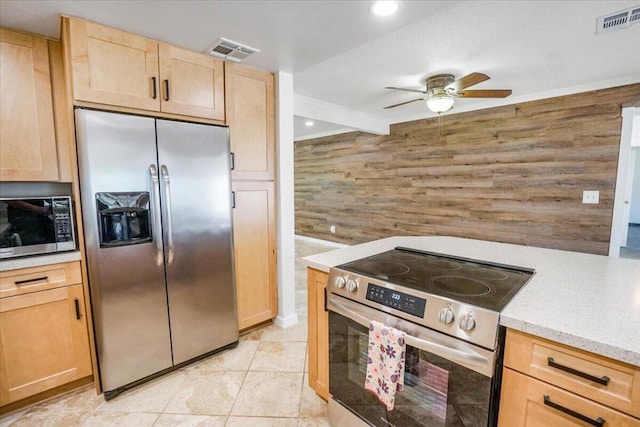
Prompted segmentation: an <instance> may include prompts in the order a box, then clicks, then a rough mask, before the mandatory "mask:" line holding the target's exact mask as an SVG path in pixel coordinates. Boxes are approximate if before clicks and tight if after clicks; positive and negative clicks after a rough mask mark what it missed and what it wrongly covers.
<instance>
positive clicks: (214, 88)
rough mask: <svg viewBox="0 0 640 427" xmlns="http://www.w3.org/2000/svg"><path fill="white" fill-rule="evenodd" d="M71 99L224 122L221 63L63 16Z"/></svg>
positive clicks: (119, 31) (196, 53)
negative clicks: (71, 89) (71, 90)
mask: <svg viewBox="0 0 640 427" xmlns="http://www.w3.org/2000/svg"><path fill="white" fill-rule="evenodd" d="M62 35H63V36H62V37H63V42H64V43H65V46H66V49H67V51H68V55H69V56H68V59H69V61H70V67H69V69H70V71H71V81H72V87H73V97H74V100H75V101H84V102H90V103H97V104H106V105H111V106H116V107H124V108H132V109H140V110H147V111H154V112H163V113H169V114H178V115H186V116H192V117H201V118H205V119H212V120H220V121H223V120H224V114H225V111H224V66H223V62H222V61H220V60H218V59H215V58H213V57H211V56H208V55H204V54H201V53H198V52H194V51H191V50H188V49H183V48H179V47H177V46H172V45H169V44H166V43H161V42H158V41H156V40H153V39H149V38H146V37H142V36H139V35H136V34H131V33H128V32H125V31H121V30H117V29H115V28H110V27H107V26H104V25H100V24H97V23H95V22H90V21H85V20H82V19H77V18H67V17H65V18H63V32H62Z"/></svg>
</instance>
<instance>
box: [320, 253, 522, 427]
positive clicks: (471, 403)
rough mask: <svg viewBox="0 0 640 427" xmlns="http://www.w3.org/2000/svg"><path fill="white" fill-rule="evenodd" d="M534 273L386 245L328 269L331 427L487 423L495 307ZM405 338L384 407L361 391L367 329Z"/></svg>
mask: <svg viewBox="0 0 640 427" xmlns="http://www.w3.org/2000/svg"><path fill="white" fill-rule="evenodd" d="M533 274H534V271H533V270H531V269H527V268H522V267H514V266H508V265H500V264H494V263H486V262H482V261H478V260H472V259H466V258H460V257H453V256H449V255H443V254H437V253H431V252H425V251H418V250H413V249H409V248H401V247H398V248H395V249H394V250H390V251H387V252H383V253H380V254H377V255H374V256H371V257H367V258H364V259H360V260H356V261H353V262H350V263H347V264H343V265H340V266H338V267H335V268H332V269H331V271H330V274H329V282H328V284H327V309H328V311H329V392H330V394H331V395H332V398H331V399H330V401H329V420H330V423H331V425H332V426H334V427H337V426H349V427H350V426H360V425H370V426H378V427H383V426H384V427H386V426H397V427H400V426H402V427H422V426H430V427H431V426H439V427H440V426H446V427H450V426H464V427H472V426H473V427H476V426H478V427H479V426H482V427H485V426H495V425H496V424H497V413H498V411H497V410H498V403H499V393H500V382H501V371H502V369H501V365H502V352H503V346H504V335H505V331H504V328H503V327H500V326H499V317H500V310H502V309H503V308H504V306H505V305H506V304H507V302H508V301H509V300H510V299H511V298H512V297H513V296H514V295H515V293H516V292H518V290H519V289H520V288H522V286H524V285H525V284H526V283H527V281H528V280H529V279H530V278H531V276H532V275H533ZM372 320H375V321H378V322H381V323H383V324H385V325H387V326H391V327H394V328H396V329H399V330H401V331H404V332H405V333H406V339H405V343H406V351H405V355H406V356H405V357H406V362H405V371H404V387H405V388H404V390H403V391H402V392H399V393H397V395H396V401H395V407H394V409H393V410H391V411H388V410H387V409H386V407H385V406H384V405H382V404H381V403H380V402H379V401H378V399H377V397H375V396H374V395H373V394H372V393H370V392H368V391H365V389H364V381H365V373H366V366H367V349H368V343H369V337H368V333H369V323H370V322H371V321H372Z"/></svg>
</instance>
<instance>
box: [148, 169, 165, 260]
mask: <svg viewBox="0 0 640 427" xmlns="http://www.w3.org/2000/svg"><path fill="white" fill-rule="evenodd" d="M149 174H150V175H151V184H152V187H153V188H152V190H153V191H152V192H151V194H152V200H151V205H152V206H153V208H152V209H153V234H154V235H155V239H156V265H162V237H161V236H162V234H161V233H160V180H159V179H158V168H156V165H154V164H151V165H149Z"/></svg>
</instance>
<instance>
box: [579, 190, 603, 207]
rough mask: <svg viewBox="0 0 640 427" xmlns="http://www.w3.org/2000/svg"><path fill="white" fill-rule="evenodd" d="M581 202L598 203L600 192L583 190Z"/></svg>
mask: <svg viewBox="0 0 640 427" xmlns="http://www.w3.org/2000/svg"><path fill="white" fill-rule="evenodd" d="M582 203H585V204H590V205H597V204H598V203H600V192H599V191H583V192H582Z"/></svg>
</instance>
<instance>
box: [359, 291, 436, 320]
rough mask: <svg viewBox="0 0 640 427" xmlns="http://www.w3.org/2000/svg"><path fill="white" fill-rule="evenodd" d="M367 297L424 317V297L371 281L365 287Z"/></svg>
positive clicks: (425, 302) (425, 301)
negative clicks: (393, 289) (394, 289)
mask: <svg viewBox="0 0 640 427" xmlns="http://www.w3.org/2000/svg"><path fill="white" fill-rule="evenodd" d="M367 299H368V300H369V301H374V302H377V303H379V304H382V305H386V306H387V307H391V308H395V309H396V310H400V311H404V312H405V313H409V314H412V315H414V316H418V317H424V309H425V306H426V305H427V300H426V299H424V298H418V297H414V296H412V295H407V294H405V293H402V292H398V291H392V290H391V289H387V288H383V287H382V286H377V285H374V284H373V283H369V285H368V287H367Z"/></svg>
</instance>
